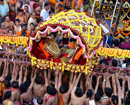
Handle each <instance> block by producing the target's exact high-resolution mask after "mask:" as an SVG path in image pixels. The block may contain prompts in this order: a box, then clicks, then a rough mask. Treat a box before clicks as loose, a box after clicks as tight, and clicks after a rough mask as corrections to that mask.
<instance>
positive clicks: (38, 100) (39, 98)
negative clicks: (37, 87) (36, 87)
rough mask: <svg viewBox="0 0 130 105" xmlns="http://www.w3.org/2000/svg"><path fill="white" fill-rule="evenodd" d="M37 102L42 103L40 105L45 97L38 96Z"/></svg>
mask: <svg viewBox="0 0 130 105" xmlns="http://www.w3.org/2000/svg"><path fill="white" fill-rule="evenodd" d="M37 103H38V104H40V105H41V104H43V99H42V98H41V97H38V98H37Z"/></svg>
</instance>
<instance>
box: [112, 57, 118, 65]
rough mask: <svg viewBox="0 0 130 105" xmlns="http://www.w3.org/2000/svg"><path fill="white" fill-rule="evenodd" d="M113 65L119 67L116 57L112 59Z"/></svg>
mask: <svg viewBox="0 0 130 105" xmlns="http://www.w3.org/2000/svg"><path fill="white" fill-rule="evenodd" d="M112 66H115V67H117V60H115V59H113V60H112Z"/></svg>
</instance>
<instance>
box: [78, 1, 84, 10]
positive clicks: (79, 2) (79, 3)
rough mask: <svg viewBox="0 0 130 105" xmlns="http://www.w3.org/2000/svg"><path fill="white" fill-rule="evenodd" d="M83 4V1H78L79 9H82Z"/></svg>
mask: <svg viewBox="0 0 130 105" xmlns="http://www.w3.org/2000/svg"><path fill="white" fill-rule="evenodd" d="M82 3H83V0H78V8H79V9H81V5H82Z"/></svg>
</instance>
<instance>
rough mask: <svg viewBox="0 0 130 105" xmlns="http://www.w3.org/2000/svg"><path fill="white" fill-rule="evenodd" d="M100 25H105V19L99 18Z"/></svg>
mask: <svg viewBox="0 0 130 105" xmlns="http://www.w3.org/2000/svg"><path fill="white" fill-rule="evenodd" d="M100 23H101V24H103V25H104V24H106V20H105V17H101V18H100Z"/></svg>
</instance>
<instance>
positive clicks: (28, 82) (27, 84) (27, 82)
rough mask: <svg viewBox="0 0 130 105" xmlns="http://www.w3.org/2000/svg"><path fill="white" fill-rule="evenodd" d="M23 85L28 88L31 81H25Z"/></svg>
mask: <svg viewBox="0 0 130 105" xmlns="http://www.w3.org/2000/svg"><path fill="white" fill-rule="evenodd" d="M24 84H25V86H26V87H27V88H28V87H29V86H30V84H31V81H30V80H26V81H25V83H24Z"/></svg>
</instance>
